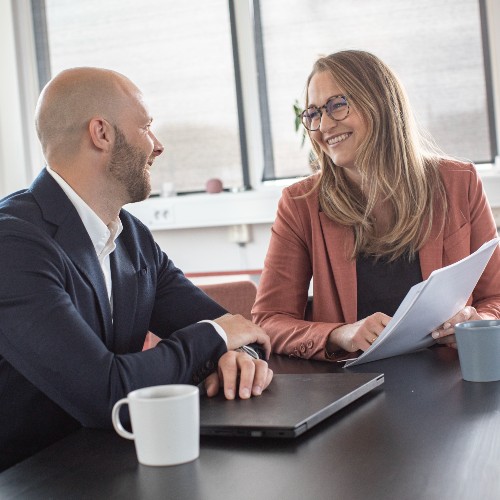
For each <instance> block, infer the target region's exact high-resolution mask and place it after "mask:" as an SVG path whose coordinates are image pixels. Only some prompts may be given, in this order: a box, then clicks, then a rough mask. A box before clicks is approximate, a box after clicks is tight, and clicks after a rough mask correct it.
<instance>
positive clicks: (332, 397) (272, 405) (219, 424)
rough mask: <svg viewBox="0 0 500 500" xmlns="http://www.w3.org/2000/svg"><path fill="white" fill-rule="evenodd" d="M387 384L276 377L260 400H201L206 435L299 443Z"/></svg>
mask: <svg viewBox="0 0 500 500" xmlns="http://www.w3.org/2000/svg"><path fill="white" fill-rule="evenodd" d="M383 382H384V375H383V374H381V373H309V374H277V375H276V374H275V375H274V377H273V380H272V382H271V384H270V385H269V387H268V388H267V389H266V390H265V391H264V392H263V393H262V395H261V396H258V397H252V398H250V399H239V398H237V399H234V400H226V399H225V398H224V395H223V394H222V393H219V394H218V395H217V396H215V397H213V398H208V397H207V396H202V397H201V399H200V432H201V434H202V435H205V436H248V437H271V438H294V437H297V436H300V435H301V434H303V433H304V432H306V431H307V430H309V429H311V428H312V427H314V426H315V425H316V424H318V423H319V422H322V421H323V420H325V419H326V418H328V417H330V416H331V415H333V414H334V413H336V412H338V411H339V410H341V409H342V408H345V407H346V406H347V405H349V404H350V403H352V402H353V401H356V400H357V399H359V398H361V397H362V396H364V395H365V394H367V393H368V392H370V391H371V390H372V389H374V388H375V387H378V386H379V385H381V384H382V383H383Z"/></svg>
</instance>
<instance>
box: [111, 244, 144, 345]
mask: <svg viewBox="0 0 500 500" xmlns="http://www.w3.org/2000/svg"><path fill="white" fill-rule="evenodd" d="M137 272H138V271H137V270H136V269H135V267H134V265H133V262H132V260H131V259H130V256H129V254H128V252H127V248H126V246H125V243H124V241H123V238H122V237H118V239H117V240H116V249H115V251H114V252H113V253H112V254H111V276H112V280H113V328H114V330H115V332H120V334H119V335H114V338H115V340H118V341H119V345H115V346H113V347H114V349H113V350H114V352H121V351H123V350H124V349H125V351H123V352H128V350H129V347H130V346H129V342H128V341H127V339H131V337H132V332H133V327H134V318H135V312H136V309H137V293H138V283H137Z"/></svg>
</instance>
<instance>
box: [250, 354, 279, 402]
mask: <svg viewBox="0 0 500 500" xmlns="http://www.w3.org/2000/svg"><path fill="white" fill-rule="evenodd" d="M254 364H255V375H254V379H253V387H252V395H253V396H260V395H261V394H262V391H264V390H265V389H266V388H267V386H268V385H269V384H270V383H271V380H272V379H273V375H274V373H273V371H272V370H271V368H269V366H268V365H267V363H266V362H265V361H262V360H254Z"/></svg>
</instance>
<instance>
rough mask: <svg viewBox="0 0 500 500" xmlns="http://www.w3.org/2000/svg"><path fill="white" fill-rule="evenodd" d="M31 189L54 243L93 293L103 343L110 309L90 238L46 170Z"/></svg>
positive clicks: (107, 335) (108, 329)
mask: <svg viewBox="0 0 500 500" xmlns="http://www.w3.org/2000/svg"><path fill="white" fill-rule="evenodd" d="M31 190H32V192H33V196H34V197H35V199H36V200H37V203H38V204H39V206H40V209H41V210H42V213H43V217H44V219H45V220H46V221H47V222H49V223H50V224H52V225H54V226H55V231H54V233H53V238H54V240H55V241H56V242H57V243H58V244H59V245H60V247H61V248H62V249H63V250H64V252H65V253H66V255H67V256H68V257H69V259H70V260H71V261H72V262H73V264H74V265H75V266H76V267H77V268H78V270H79V272H80V274H81V275H82V276H84V277H85V278H86V279H87V280H88V282H89V283H90V285H91V286H92V288H93V289H94V291H95V294H96V297H97V304H98V306H99V309H100V310H99V311H98V313H100V316H101V318H102V326H103V333H104V338H103V340H104V341H106V340H107V339H109V338H110V337H111V335H112V333H113V329H112V320H111V307H110V305H109V300H108V293H107V289H106V283H105V281H104V275H103V273H102V269H101V266H100V264H99V260H98V258H97V255H96V252H95V249H94V246H93V244H92V241H91V240H90V236H89V235H88V233H87V231H86V229H85V226H84V225H83V222H82V220H81V219H80V216H79V215H78V212H77V211H76V209H75V207H74V206H73V204H72V203H71V202H70V201H69V199H68V197H67V196H66V195H65V194H64V191H63V190H62V189H61V188H60V186H59V185H58V184H57V182H56V181H55V180H54V179H53V178H52V177H51V175H50V174H49V173H48V172H47V171H46V170H45V169H44V170H43V171H42V172H41V173H40V175H39V176H38V177H37V178H36V179H35V181H34V182H33V184H32V186H31ZM96 333H99V332H96Z"/></svg>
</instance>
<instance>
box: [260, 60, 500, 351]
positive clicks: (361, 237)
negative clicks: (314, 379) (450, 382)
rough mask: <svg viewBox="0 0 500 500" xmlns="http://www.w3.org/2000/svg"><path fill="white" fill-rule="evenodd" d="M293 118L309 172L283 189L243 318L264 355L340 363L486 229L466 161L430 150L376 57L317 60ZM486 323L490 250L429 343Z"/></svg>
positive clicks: (495, 290)
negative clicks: (250, 322) (266, 345)
mask: <svg viewBox="0 0 500 500" xmlns="http://www.w3.org/2000/svg"><path fill="white" fill-rule="evenodd" d="M302 123H303V125H304V126H305V127H306V129H307V131H308V134H309V137H310V139H311V142H312V146H313V148H314V152H315V154H316V158H317V163H318V167H319V172H318V173H316V174H314V175H311V176H310V177H308V178H306V179H305V180H302V181H300V182H298V183H296V184H294V185H292V186H290V187H288V188H286V189H285V190H284V191H283V195H282V198H281V201H280V203H279V208H278V213H277V217H276V221H275V223H274V225H273V228H272V237H271V242H270V247H269V250H268V254H267V257H266V261H265V266H264V271H263V274H262V278H261V282H260V285H259V291H258V295H257V300H256V303H255V306H254V309H253V318H254V320H255V321H256V322H257V323H258V324H259V325H260V326H261V327H262V328H264V329H265V330H266V332H267V333H268V334H269V335H270V337H271V343H272V346H273V350H274V352H277V353H282V354H288V355H291V356H297V357H302V358H314V359H334V360H335V359H343V358H345V357H353V353H359V352H361V351H365V350H366V349H368V348H369V347H370V345H371V344H372V343H373V342H374V340H375V339H376V338H377V336H378V335H379V334H380V333H381V332H382V330H383V329H384V327H385V326H386V325H387V323H388V321H389V319H390V317H391V316H392V315H393V314H394V312H395V311H396V309H397V307H398V306H399V304H400V303H401V301H402V299H403V298H404V296H405V295H406V293H407V292H408V290H409V289H410V288H411V287H412V286H413V285H415V284H416V283H418V282H420V281H422V280H425V279H427V278H428V277H429V275H430V273H431V272H432V271H433V270H435V269H437V268H440V267H444V266H447V265H449V264H451V263H453V262H456V261H458V260H460V259H462V258H463V257H466V256H467V255H469V254H470V253H472V252H473V251H475V250H476V249H477V248H479V247H480V246H481V245H482V244H483V243H485V242H486V241H488V240H490V239H491V238H493V237H495V236H496V227H495V223H494V220H493V216H492V213H491V209H490V207H489V205H488V202H487V200H486V196H485V194H484V191H483V188H482V185H481V180H480V179H479V176H478V174H477V172H476V170H475V168H474V166H473V165H472V164H471V163H462V162H459V161H454V160H451V159H447V158H444V157H440V156H439V155H438V154H436V153H434V152H432V149H431V148H429V147H428V146H427V143H426V142H425V141H424V140H423V139H422V138H421V137H420V136H419V134H418V132H417V128H416V126H415V123H414V119H413V116H412V112H411V109H410V106H409V104H408V101H407V98H406V95H405V92H404V89H403V88H402V86H401V84H400V83H399V81H398V79H397V77H396V76H395V75H394V73H393V72H392V71H391V70H390V68H389V67H388V66H387V65H385V64H384V63H383V62H382V61H381V60H380V59H378V58H377V57H376V56H374V55H372V54H370V53H367V52H363V51H354V50H348V51H342V52H338V53H335V54H332V55H329V56H327V57H322V58H320V59H319V60H318V61H317V62H316V63H315V64H314V67H313V70H312V73H311V75H310V76H309V78H308V81H307V96H306V103H305V111H304V112H303V113H302ZM311 278H312V279H313V285H312V286H313V288H312V290H313V301H312V307H310V305H309V306H308V289H309V285H310V281H311ZM490 318H500V250H499V249H498V248H497V249H496V250H495V252H494V254H493V257H492V258H491V260H490V262H489V264H488V266H487V267H486V269H485V271H484V273H483V276H482V277H481V279H480V281H479V282H478V284H477V286H476V288H475V290H474V292H473V295H472V297H471V299H470V300H469V303H468V305H467V306H466V307H465V308H464V309H462V310H461V311H460V312H459V313H458V314H457V315H456V316H454V317H453V318H450V319H449V321H447V322H445V323H444V325H442V326H441V327H440V328H439V329H438V330H436V331H435V332H432V336H433V337H434V338H435V339H436V341H437V342H438V343H441V344H446V345H448V346H451V347H456V344H455V337H454V325H455V324H456V323H458V322H460V321H464V320H474V319H490Z"/></svg>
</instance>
